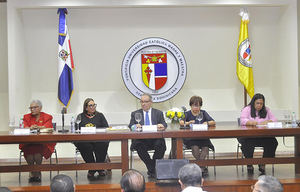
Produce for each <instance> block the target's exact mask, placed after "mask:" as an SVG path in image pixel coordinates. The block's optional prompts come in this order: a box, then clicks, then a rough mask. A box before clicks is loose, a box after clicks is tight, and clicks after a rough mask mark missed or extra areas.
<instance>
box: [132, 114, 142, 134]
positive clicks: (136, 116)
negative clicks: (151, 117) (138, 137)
mask: <svg viewBox="0 0 300 192" xmlns="http://www.w3.org/2000/svg"><path fill="white" fill-rule="evenodd" d="M134 118H135V120H136V121H137V122H138V124H140V122H141V120H142V114H141V113H136V114H135V115H134ZM137 131H140V128H137Z"/></svg>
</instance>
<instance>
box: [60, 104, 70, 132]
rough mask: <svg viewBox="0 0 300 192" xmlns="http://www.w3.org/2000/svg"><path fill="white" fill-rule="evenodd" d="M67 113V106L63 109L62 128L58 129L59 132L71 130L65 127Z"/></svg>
mask: <svg viewBox="0 0 300 192" xmlns="http://www.w3.org/2000/svg"><path fill="white" fill-rule="evenodd" d="M65 113H67V108H66V107H63V108H62V110H61V121H62V129H61V130H58V132H61V133H67V132H69V130H66V129H65Z"/></svg>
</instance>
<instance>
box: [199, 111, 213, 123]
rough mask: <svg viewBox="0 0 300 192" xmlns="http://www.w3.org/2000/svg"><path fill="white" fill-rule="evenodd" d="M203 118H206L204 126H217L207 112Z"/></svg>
mask: <svg viewBox="0 0 300 192" xmlns="http://www.w3.org/2000/svg"><path fill="white" fill-rule="evenodd" d="M203 116H204V120H205V122H203V123H202V124H207V125H208V126H215V125H216V122H215V120H214V119H213V118H212V117H211V116H210V115H209V114H208V113H207V112H206V111H204V114H203Z"/></svg>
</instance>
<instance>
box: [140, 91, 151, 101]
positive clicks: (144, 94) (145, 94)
mask: <svg viewBox="0 0 300 192" xmlns="http://www.w3.org/2000/svg"><path fill="white" fill-rule="evenodd" d="M143 96H148V97H149V99H150V101H151V102H152V95H150V94H149V93H143V95H142V96H141V98H142V97H143Z"/></svg>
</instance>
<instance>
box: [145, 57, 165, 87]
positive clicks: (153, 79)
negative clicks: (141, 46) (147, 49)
mask: <svg viewBox="0 0 300 192" xmlns="http://www.w3.org/2000/svg"><path fill="white" fill-rule="evenodd" d="M141 57H142V77H143V82H144V84H145V85H146V86H147V87H148V88H150V89H152V90H159V89H160V88H162V87H163V86H164V85H165V84H166V82H167V79H168V73H167V72H168V70H167V54H166V53H155V54H153V53H151V54H141Z"/></svg>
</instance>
